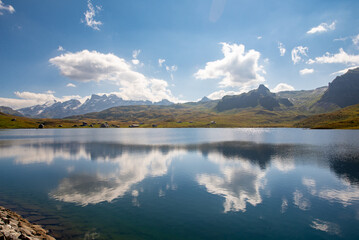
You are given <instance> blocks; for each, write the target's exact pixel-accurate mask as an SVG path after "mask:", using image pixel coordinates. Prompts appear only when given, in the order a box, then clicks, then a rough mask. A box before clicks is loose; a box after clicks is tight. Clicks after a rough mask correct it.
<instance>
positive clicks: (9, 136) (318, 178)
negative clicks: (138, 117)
mask: <svg viewBox="0 0 359 240" xmlns="http://www.w3.org/2000/svg"><path fill="white" fill-rule="evenodd" d="M0 205H4V206H5V207H8V208H11V209H12V210H15V211H17V212H19V213H20V214H22V215H23V216H25V217H26V218H28V219H29V220H30V221H32V222H34V223H37V224H41V225H43V226H44V227H45V228H47V229H48V230H49V231H50V233H51V234H53V235H54V236H55V237H57V238H60V239H68V238H73V239H359V131H354V130H346V131H342V130H317V131H316V130H301V129H68V130H66V129H61V130H50V129H46V130H45V129H43V130H9V131H0Z"/></svg>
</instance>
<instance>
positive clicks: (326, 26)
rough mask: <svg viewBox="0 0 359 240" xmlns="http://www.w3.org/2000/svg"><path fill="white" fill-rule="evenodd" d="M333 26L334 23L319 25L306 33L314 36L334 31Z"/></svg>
mask: <svg viewBox="0 0 359 240" xmlns="http://www.w3.org/2000/svg"><path fill="white" fill-rule="evenodd" d="M335 24H336V21H334V22H332V23H331V24H328V23H321V24H319V25H318V26H316V27H313V28H311V29H310V30H309V31H308V32H307V33H308V34H314V33H323V32H328V31H329V30H334V29H335Z"/></svg>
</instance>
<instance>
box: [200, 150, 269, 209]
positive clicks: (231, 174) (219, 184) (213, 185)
mask: <svg viewBox="0 0 359 240" xmlns="http://www.w3.org/2000/svg"><path fill="white" fill-rule="evenodd" d="M208 159H209V160H210V161H212V162H215V163H217V164H219V168H220V172H221V174H212V175H209V174H199V175H197V181H198V184H200V185H203V186H205V187H206V189H207V191H208V192H210V193H212V194H216V195H220V196H222V197H224V198H225V202H224V204H223V207H224V212H229V211H242V212H245V211H246V207H247V203H250V204H251V205H253V206H256V205H257V204H259V203H261V202H262V198H261V195H260V192H259V190H260V189H263V188H264V185H265V171H263V170H261V168H260V167H259V166H256V165H253V164H252V163H250V162H249V161H246V160H240V161H237V160H232V161H228V160H226V159H224V158H223V157H222V156H221V155H218V154H210V155H208Z"/></svg>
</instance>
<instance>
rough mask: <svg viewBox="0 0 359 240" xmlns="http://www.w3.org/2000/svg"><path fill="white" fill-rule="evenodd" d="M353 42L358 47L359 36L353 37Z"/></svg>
mask: <svg viewBox="0 0 359 240" xmlns="http://www.w3.org/2000/svg"><path fill="white" fill-rule="evenodd" d="M352 41H353V43H354V45H358V44H359V34H358V35H356V36H354V37H352Z"/></svg>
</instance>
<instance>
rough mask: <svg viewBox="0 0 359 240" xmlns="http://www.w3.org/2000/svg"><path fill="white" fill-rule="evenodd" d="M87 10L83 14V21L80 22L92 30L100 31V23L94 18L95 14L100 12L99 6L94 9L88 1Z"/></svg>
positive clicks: (89, 0)
mask: <svg viewBox="0 0 359 240" xmlns="http://www.w3.org/2000/svg"><path fill="white" fill-rule="evenodd" d="M87 8H88V9H87V10H86V12H85V13H84V15H85V19H82V20H81V21H82V22H83V23H85V24H86V25H87V26H89V27H90V28H92V29H94V30H100V28H99V26H101V25H102V22H101V21H96V20H95V19H94V18H95V16H96V13H97V12H98V11H100V10H101V6H97V5H96V6H95V7H94V6H93V5H92V2H91V0H88V1H87Z"/></svg>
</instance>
